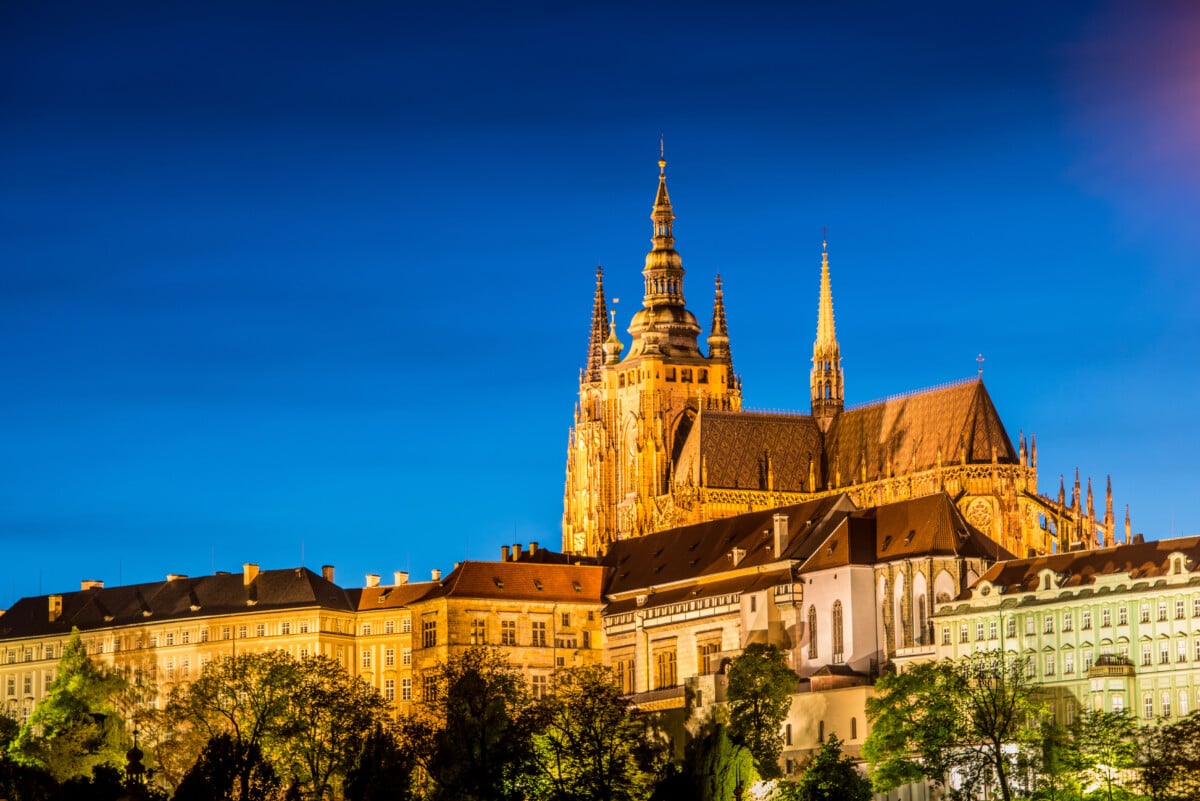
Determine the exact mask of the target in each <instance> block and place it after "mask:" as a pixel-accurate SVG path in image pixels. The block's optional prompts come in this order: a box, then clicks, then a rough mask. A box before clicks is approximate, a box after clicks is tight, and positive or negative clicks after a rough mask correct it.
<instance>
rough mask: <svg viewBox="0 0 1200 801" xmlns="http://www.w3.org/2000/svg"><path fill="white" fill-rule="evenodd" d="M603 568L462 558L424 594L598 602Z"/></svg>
mask: <svg viewBox="0 0 1200 801" xmlns="http://www.w3.org/2000/svg"><path fill="white" fill-rule="evenodd" d="M605 572H606V569H605V568H603V567H598V566H595V565H563V564H554V563H552V562H525V561H520V562H463V563H462V564H460V565H459V566H458V567H456V568H454V570H452V571H451V572H450V574H449V575H448V576H446V577H445V578H444V579H442V581H441V582H440V584H438V585H436V586H435V588H434V589H433V590H432V591H430V592H429V593H428V595H426V596H425V597H426V598H488V599H496V600H499V599H507V600H527V601H547V602H552V603H553V602H557V603H595V604H599V603H600V600H601V590H602V589H603V586H604V574H605Z"/></svg>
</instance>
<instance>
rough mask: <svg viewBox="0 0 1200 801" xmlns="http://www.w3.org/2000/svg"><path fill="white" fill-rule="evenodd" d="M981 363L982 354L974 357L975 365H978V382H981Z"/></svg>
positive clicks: (982, 359)
mask: <svg viewBox="0 0 1200 801" xmlns="http://www.w3.org/2000/svg"><path fill="white" fill-rule="evenodd" d="M983 362H984V358H983V354H982V353H981V354H979V355H978V356H976V357H975V363H976V364H978V365H979V380H980V381H982V380H983Z"/></svg>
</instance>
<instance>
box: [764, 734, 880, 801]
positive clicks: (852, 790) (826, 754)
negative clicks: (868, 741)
mask: <svg viewBox="0 0 1200 801" xmlns="http://www.w3.org/2000/svg"><path fill="white" fill-rule="evenodd" d="M781 795H782V798H781V799H780V801H871V783H870V782H869V781H867V778H866V777H865V776H863V775H862V774H861V773H859V771H858V767H857V766H856V765H855V764H854V760H853V759H851V758H850V757H848V756H846V755H845V754H844V753H842V741H841V740H839V739H838V737H837V735H834V734H831V735H829V737H828V738H827V739H826V740H825V742H823V743H821V750H819V751H817V755H816V756H815V757H813V761H812V762H809V763H808V767H807V768H805V769H804V774H803V775H802V776H801V777H800V781H798V782H796V783H795V784H794V785H793V786H792V787H791V788H789V789H788V790H787V791H785V792H784V793H782V794H781Z"/></svg>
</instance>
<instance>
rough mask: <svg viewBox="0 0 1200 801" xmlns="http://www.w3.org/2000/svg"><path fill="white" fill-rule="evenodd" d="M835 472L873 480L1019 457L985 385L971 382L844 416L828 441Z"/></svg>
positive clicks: (836, 421) (836, 422)
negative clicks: (963, 460) (941, 466)
mask: <svg viewBox="0 0 1200 801" xmlns="http://www.w3.org/2000/svg"><path fill="white" fill-rule="evenodd" d="M825 449H826V454H827V458H828V464H829V468H828V469H829V472H830V473H833V472H834V471H835V470H838V469H840V470H841V473H842V476H843V479H844V480H845V479H848V478H849V477H850V476H858V475H860V472H861V470H862V464H863V462H864V461H865V463H866V473H867V480H868V481H870V480H873V479H876V478H878V477H879V476H881V475H884V476H886V475H887V474H888V464H889V461H890V464H891V465H892V473H893V474H898V473H906V472H911V471H915V470H928V469H930V468H932V467H934V466H936V465H937V463H938V461H939V458H940V460H941V462H942V463H943V464H950V463H955V462H959V461H960V460H961V458H962V456H963V454H964V453H965V455H966V460H967V461H968V462H975V463H979V462H984V463H987V462H991V461H992V455H993V452H994V453H995V457H996V460H997V461H998V462H1001V463H1004V464H1016V463H1017V453H1016V451H1015V450H1013V446H1012V442H1011V441H1010V440H1009V438H1008V434H1007V433H1006V432H1005V430H1004V424H1003V423H1002V422H1001V421H1000V415H999V414H998V413H997V412H996V407H995V406H994V405H993V404H992V399H991V397H990V396H989V395H988V392H987V389H986V388H985V387H984V385H983V382H982V381H980V380H977V379H970V380H968V381H963V382H960V383H957V384H950V385H948V386H944V387H938V388H935V389H929V390H922V391H919V392H914V393H912V394H909V395H903V396H900V397H896V398H889V399H887V400H883V401H879V402H877V403H871V404H867V405H865V406H860V407H858V408H856V409H850V410H848V411H846V412H843V413H842V414H840V415H838V416H837V417H836V418H835V419H834V421H833V425H832V427H831V428H830V429H829V436H828V439H827V441H826V446H825Z"/></svg>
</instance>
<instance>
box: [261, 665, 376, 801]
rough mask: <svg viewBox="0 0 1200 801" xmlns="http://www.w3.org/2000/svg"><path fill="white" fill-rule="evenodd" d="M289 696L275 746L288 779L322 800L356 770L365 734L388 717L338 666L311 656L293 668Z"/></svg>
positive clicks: (365, 687)
mask: <svg viewBox="0 0 1200 801" xmlns="http://www.w3.org/2000/svg"><path fill="white" fill-rule="evenodd" d="M294 675H295V682H294V684H293V685H292V687H291V692H290V693H289V694H288V696H287V701H288V704H287V709H286V710H285V714H286V716H287V719H288V721H289V723H288V725H286V726H285V727H283V729H282V731H280V732H279V735H280V736H278V737H277V738H274V740H275V741H274V742H273V743H271V742H269V743H268V744H269V745H270V746H271V747H272V750H274V751H277V752H279V753H280V754H281V755H282V763H281V764H285V765H287V773H288V774H289V776H290V777H291V779H292V780H293V781H294V782H296V783H298V784H299V785H300V786H302V787H304V788H306V789H307V791H308V792H309V793H310V794H311V795H312V796H313V797H315V798H324V797H326V796H327V795H328V794H329V793H330V792H332V791H333V790H334V789H335V787H339V788H340V784H341V781H342V780H343V779H344V777H345V775H346V773H347V772H349V770H350V769H351V768H352V767H354V765H355V763H356V762H357V760H358V756H359V753H360V752H361V750H362V743H363V738H364V736H365V733H367V732H370V731H372V730H373V729H375V727H376V726H377V725H379V724H381V723H382V722H383V721H384V720H385V719H386V717H387V710H388V705H387V702H386V701H384V700H383V697H382V696H381V695H380V694H379V693H378V692H377V691H376V690H375V688H373V687H371V686H370V685H368V684H367V683H366V682H364V681H362V680H361V679H359V678H356V677H354V676H351V675H350V674H348V673H347V672H346V670H345V669H344V668H343V667H342V666H341V664H340V663H338V662H336V661H334V660H332V659H330V658H328V657H325V656H312V657H308V658H305V659H301V660H299V662H297V663H296V665H295V671H294Z"/></svg>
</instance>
